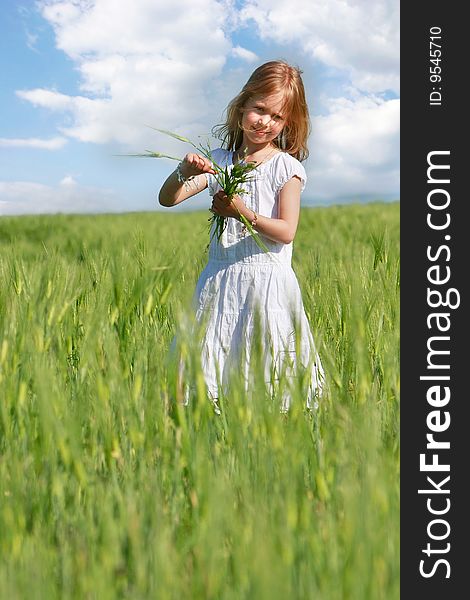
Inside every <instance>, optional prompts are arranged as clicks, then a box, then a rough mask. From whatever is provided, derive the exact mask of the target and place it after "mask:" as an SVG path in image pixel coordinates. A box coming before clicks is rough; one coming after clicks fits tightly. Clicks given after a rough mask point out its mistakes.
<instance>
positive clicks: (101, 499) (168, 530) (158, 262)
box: [0, 203, 400, 600]
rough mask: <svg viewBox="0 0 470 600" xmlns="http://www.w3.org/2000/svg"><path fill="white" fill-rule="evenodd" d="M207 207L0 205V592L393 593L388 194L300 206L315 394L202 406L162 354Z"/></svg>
mask: <svg viewBox="0 0 470 600" xmlns="http://www.w3.org/2000/svg"><path fill="white" fill-rule="evenodd" d="M208 216H210V215H209V213H207V212H194V213H173V212H171V210H169V211H167V212H155V213H147V214H127V215H96V216H61V215H57V216H43V217H3V218H0V598H1V599H8V600H9V599H16V598H28V599H31V598H41V599H42V598H44V599H47V600H52V599H54V598H61V599H62V598H77V599H99V600H106V599H108V598H129V599H133V600H138V599H144V598H145V599H147V598H158V599H162V600H163V599H178V600H180V599H182V598H189V599H212V598H217V599H222V598H223V599H224V600H225V599H233V600H235V599H254V600H264V599H269V600H277V599H279V600H287V599H289V600H291V599H299V600H307V599H309V600H310V599H314V600H317V599H318V600H343V599H351V600H369V599H370V600H393V599H398V598H399V384H400V381H399V205H398V203H392V204H382V203H377V204H367V205H353V206H336V207H329V208H315V209H313V208H305V209H303V210H302V213H301V221H300V226H299V230H298V233H297V237H296V240H295V242H294V262H293V266H294V270H295V271H296V273H297V276H298V279H299V283H300V287H301V289H302V295H303V300H304V305H305V309H306V312H307V315H308V317H309V320H310V323H311V328H312V331H313V334H314V337H315V340H316V342H317V347H318V350H319V353H320V355H321V358H322V362H323V366H324V368H325V372H326V378H327V384H328V390H327V392H326V393H325V395H324V396H323V397H322V399H321V401H320V405H319V407H318V409H317V410H315V411H313V412H311V413H310V412H306V411H305V410H304V402H303V399H302V398H301V397H300V394H299V395H298V396H297V397H296V398H294V402H293V404H292V407H291V410H290V412H289V413H288V414H287V415H286V414H281V413H280V411H279V407H278V406H277V405H276V403H275V402H274V403H273V402H272V401H268V400H267V398H266V397H265V395H264V391H263V389H262V388H261V387H260V384H259V381H260V380H259V379H257V382H258V383H257V387H256V389H255V390H254V393H253V395H252V396H250V397H246V396H245V394H244V393H243V391H242V387H241V385H239V383H238V382H236V381H234V385H233V390H232V393H231V396H230V399H227V401H226V402H223V404H222V414H221V415H220V416H218V415H216V414H215V413H214V411H213V409H212V407H211V406H210V403H209V402H208V401H207V400H206V398H205V395H204V386H203V380H202V375H201V373H200V370H199V369H198V366H197V357H196V355H195V353H194V350H193V349H192V346H191V340H190V339H188V340H186V341H185V342H184V345H183V352H184V353H186V356H187V357H188V359H190V364H191V369H190V372H189V374H188V377H190V378H191V381H193V382H195V384H196V393H195V395H194V397H193V398H192V401H191V403H190V406H189V407H187V408H186V407H183V406H182V405H181V404H180V403H179V402H178V401H175V398H178V397H179V396H178V394H179V392H178V389H177V386H176V384H175V378H176V377H175V373H176V367H175V364H174V363H175V361H173V360H172V359H171V356H169V354H168V348H169V345H170V342H171V340H172V338H173V335H174V334H175V331H176V327H177V323H180V322H182V321H181V317H180V315H181V314H183V311H184V310H185V308H187V307H188V306H189V303H190V300H191V296H192V293H193V290H194V287H195V284H196V280H197V277H198V275H199V273H200V271H201V270H202V268H203V266H204V264H205V261H206V249H205V248H206V244H207V241H208V234H207V229H206V228H207V219H208Z"/></svg>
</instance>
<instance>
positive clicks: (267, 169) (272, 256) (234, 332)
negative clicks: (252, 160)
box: [193, 149, 323, 408]
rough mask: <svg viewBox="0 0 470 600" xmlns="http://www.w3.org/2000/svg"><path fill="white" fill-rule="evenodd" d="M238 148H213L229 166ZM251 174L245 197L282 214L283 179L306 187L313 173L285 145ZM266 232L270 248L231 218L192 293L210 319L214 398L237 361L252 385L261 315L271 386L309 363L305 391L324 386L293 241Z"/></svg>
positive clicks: (205, 345)
mask: <svg viewBox="0 0 470 600" xmlns="http://www.w3.org/2000/svg"><path fill="white" fill-rule="evenodd" d="M232 156H233V152H230V151H227V150H223V149H218V150H215V151H214V152H213V158H214V161H215V162H216V163H217V164H219V165H220V166H225V165H228V166H229V168H230V167H231V166H233V165H232ZM252 175H253V178H252V180H251V181H250V182H248V183H246V184H244V186H243V187H244V189H245V190H246V193H245V194H243V195H242V199H243V201H244V202H245V204H246V205H247V206H248V207H249V208H250V209H253V210H254V211H255V212H256V213H257V214H258V215H263V216H265V217H271V218H277V217H278V206H279V192H280V190H281V189H282V187H283V186H284V184H285V183H286V182H287V181H289V180H290V179H291V178H292V177H294V176H297V177H299V179H300V180H301V182H302V190H303V189H304V187H305V181H306V178H307V176H306V173H305V169H304V167H303V166H302V165H301V163H300V162H299V161H298V160H296V159H295V158H293V157H292V156H290V155H289V154H287V153H285V152H279V153H277V154H275V155H274V156H273V157H272V158H271V159H269V160H268V161H266V162H265V163H262V164H260V165H259V166H258V167H257V168H256V169H255V170H254V171H253V172H252ZM206 176H207V181H208V187H209V194H210V196H211V197H212V196H213V195H214V194H215V193H216V192H217V191H218V190H219V189H220V187H219V186H218V184H217V182H216V180H215V178H214V176H213V175H210V174H207V175H206ZM262 240H263V242H264V244H265V245H266V246H267V247H268V248H269V252H265V251H264V250H262V249H261V248H260V247H259V246H258V245H257V244H256V242H255V240H254V239H253V238H252V236H251V235H250V233H249V232H244V231H243V227H242V223H240V222H239V221H238V220H236V219H232V218H228V219H227V227H226V229H225V231H224V233H223V235H222V237H221V239H220V241H219V240H217V238H216V236H214V237H213V239H212V241H211V244H210V247H209V261H208V263H207V265H206V267H205V268H204V270H203V271H202V273H201V275H200V277H199V280H198V282H197V285H196V290H195V293H194V297H193V303H194V309H195V311H196V320H197V321H198V322H202V321H204V322H205V330H204V331H205V333H204V337H203V340H202V348H201V360H202V368H203V371H204V378H205V381H206V385H207V389H208V392H209V394H210V396H211V397H212V398H218V397H219V387H220V386H222V387H223V389H224V391H225V393H226V394H228V397H229V396H230V372H231V370H232V369H235V371H236V372H237V373H243V375H244V379H245V385H246V389H247V391H248V390H249V388H250V355H251V351H252V342H253V339H254V338H253V332H254V327H255V322H258V323H259V326H260V328H261V334H262V337H261V339H262V343H263V347H264V348H263V349H264V353H263V354H264V357H263V362H264V375H265V382H266V384H267V385H268V386H269V389H270V390H271V392H272V393H275V391H276V386H277V385H278V383H279V380H280V379H282V380H283V381H286V377H287V378H288V379H289V380H290V381H291V382H292V380H293V379H294V378H295V377H297V376H298V375H299V372H300V371H299V370H305V369H307V370H308V371H307V378H306V379H307V381H308V389H306V390H305V396H304V397H305V399H306V404H307V406H309V407H311V406H313V404H314V403H315V398H317V397H318V396H319V395H320V394H321V388H322V381H323V369H322V366H321V363H320V359H319V356H318V354H317V351H316V349H315V344H314V341H313V337H312V333H311V331H310V327H309V323H308V320H307V317H306V314H305V310H304V306H303V303H302V296H301V292H300V288H299V284H298V281H297V277H296V275H295V273H294V271H293V269H292V266H291V259H292V243H290V244H283V243H280V242H274V241H271V240H269V239H268V238H266V237H262ZM258 318H259V321H257V319H258ZM297 336H299V338H300V339H299V340H296V337H297ZM296 349H297V351H296ZM304 375H305V371H304ZM304 380H305V379H304ZM282 403H283V406H284V408H288V406H289V404H290V400H289V393H288V392H287V393H286V392H285V391H284V392H283V395H282Z"/></svg>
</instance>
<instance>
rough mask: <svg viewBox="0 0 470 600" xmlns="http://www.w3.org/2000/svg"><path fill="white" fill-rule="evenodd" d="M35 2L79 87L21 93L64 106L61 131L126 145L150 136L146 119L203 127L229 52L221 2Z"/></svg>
mask: <svg viewBox="0 0 470 600" xmlns="http://www.w3.org/2000/svg"><path fill="white" fill-rule="evenodd" d="M39 6H40V7H41V10H42V15H43V17H44V18H45V19H46V20H47V21H48V22H49V23H50V25H51V26H52V27H53V29H54V32H55V36H56V44H57V47H58V48H59V49H61V50H63V51H64V52H65V53H66V54H67V55H68V56H69V57H70V58H71V59H72V60H73V61H74V62H75V63H76V66H77V69H78V71H79V73H80V87H81V92H82V94H81V95H77V96H69V95H66V94H62V93H59V92H58V91H55V90H47V89H35V90H21V91H19V92H18V95H19V96H20V97H21V98H23V99H25V100H27V101H29V102H31V103H33V104H35V105H38V106H42V107H47V108H49V109H51V110H55V111H67V113H69V114H70V115H71V117H72V124H71V125H69V124H65V125H64V126H63V127H62V128H61V131H62V133H64V134H65V135H68V136H71V137H73V138H76V139H78V140H81V141H85V142H96V143H104V142H109V141H118V142H121V143H124V144H127V145H128V146H136V145H137V144H143V143H145V140H150V139H153V138H151V137H150V134H149V131H148V130H146V129H145V128H144V124H145V123H149V124H154V125H155V126H157V127H158V126H161V127H165V128H168V129H176V130H178V129H179V128H180V127H184V128H185V129H184V133H186V134H188V135H193V134H194V133H195V132H197V133H201V123H204V122H207V121H208V120H209V117H210V115H211V112H212V109H213V107H214V98H213V94H212V92H211V87H212V82H213V81H214V79H216V78H217V77H219V76H220V74H221V72H222V68H223V66H224V64H225V60H226V57H227V56H228V55H229V54H230V51H231V44H230V42H229V40H228V39H227V38H226V36H225V33H224V25H225V23H226V21H227V19H228V15H227V14H226V10H225V7H224V4H223V3H221V2H218V1H217V0H173V1H172V2H170V3H168V2H155V0H120V2H119V9H118V10H116V2H115V0H95V1H94V2H90V1H88V0H87V1H85V0H83V1H80V2H77V1H76V0H61V1H51V0H48V1H42V2H40V3H39ZM247 56H248V55H245V59H246V58H247ZM137 147H138V146H137Z"/></svg>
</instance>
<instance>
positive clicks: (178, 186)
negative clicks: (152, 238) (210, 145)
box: [158, 154, 214, 206]
mask: <svg viewBox="0 0 470 600" xmlns="http://www.w3.org/2000/svg"><path fill="white" fill-rule="evenodd" d="M180 170H181V174H182V175H183V177H185V178H187V177H193V179H191V180H190V181H188V182H187V183H183V182H180V181H178V175H177V173H176V169H175V170H174V171H173V173H172V174H171V175H170V176H169V177H168V178H167V179H166V180H165V182H164V183H163V185H162V187H161V189H160V192H159V194H158V201H159V202H160V204H161V205H162V206H176V205H177V204H179V203H180V202H183V200H186V199H187V198H190V197H191V196H194V195H195V194H198V193H199V192H202V190H204V189H206V187H207V179H206V176H205V175H204V173H212V174H213V173H214V170H213V168H212V164H211V162H210V161H209V160H208V159H207V158H205V157H204V156H200V155H199V154H187V155H186V156H185V157H184V159H183V161H182V162H181V167H180Z"/></svg>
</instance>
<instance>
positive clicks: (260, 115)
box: [241, 92, 286, 146]
mask: <svg viewBox="0 0 470 600" xmlns="http://www.w3.org/2000/svg"><path fill="white" fill-rule="evenodd" d="M283 104H284V94H283V93H282V92H278V93H277V94H272V95H270V96H261V95H260V96H253V97H252V98H249V99H248V100H247V101H246V102H245V106H244V107H243V108H242V109H241V113H242V120H241V126H242V129H243V141H244V143H247V142H251V143H252V144H255V145H261V146H264V145H266V144H269V143H271V142H272V140H274V139H275V138H276V137H277V136H278V135H279V134H280V133H281V131H282V129H283V127H284V125H285V124H286V119H285V115H284V114H283Z"/></svg>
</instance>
